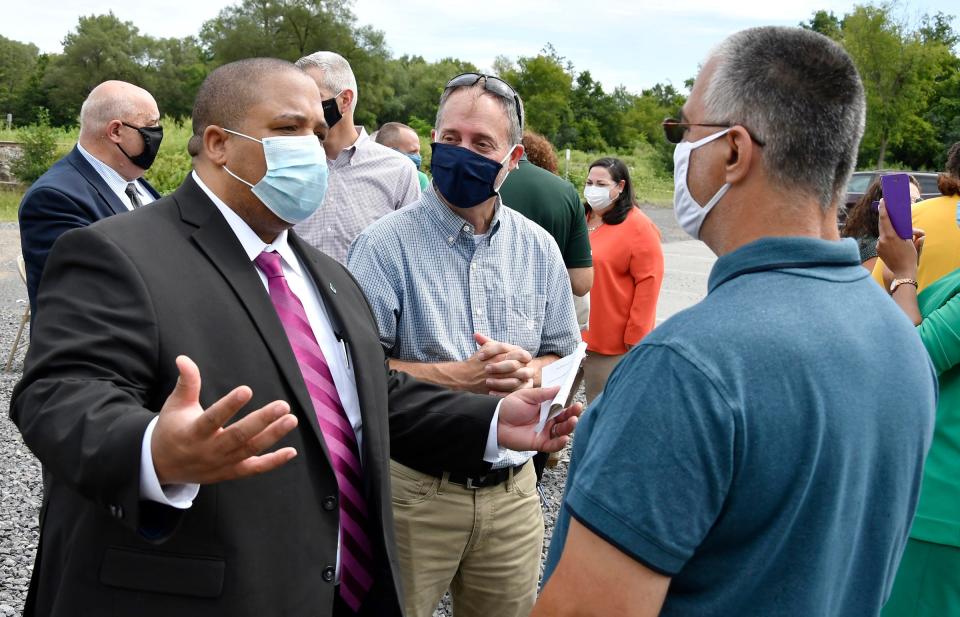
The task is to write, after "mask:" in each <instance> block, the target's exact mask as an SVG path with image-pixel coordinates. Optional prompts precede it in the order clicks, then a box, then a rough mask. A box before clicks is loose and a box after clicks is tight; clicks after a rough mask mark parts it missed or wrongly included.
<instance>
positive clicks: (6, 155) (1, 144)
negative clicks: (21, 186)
mask: <svg viewBox="0 0 960 617" xmlns="http://www.w3.org/2000/svg"><path fill="white" fill-rule="evenodd" d="M20 152H21V150H20V144H18V143H17V142H15V141H0V183H2V184H15V183H16V182H17V179H16V178H14V177H13V173H12V172H11V171H10V164H11V163H13V161H14V159H16V158H18V157H19V156H20Z"/></svg>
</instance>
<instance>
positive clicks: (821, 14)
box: [800, 10, 843, 41]
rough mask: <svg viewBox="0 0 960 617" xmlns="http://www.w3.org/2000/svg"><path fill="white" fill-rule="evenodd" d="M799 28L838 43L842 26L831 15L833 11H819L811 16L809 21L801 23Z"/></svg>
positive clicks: (838, 20)
mask: <svg viewBox="0 0 960 617" xmlns="http://www.w3.org/2000/svg"><path fill="white" fill-rule="evenodd" d="M800 27H801V28H806V29H807V30H813V31H814V32H819V33H820V34H822V35H824V36H828V37H830V38H831V39H833V40H835V41H838V40H840V31H841V29H842V27H843V25H842V22H841V20H840V19H838V18H837V16H836V15H834V14H833V11H830V12H827V11H823V10H820V11H817V12H816V13H814V14H813V17H811V18H810V21H808V22H805V23H801V24H800Z"/></svg>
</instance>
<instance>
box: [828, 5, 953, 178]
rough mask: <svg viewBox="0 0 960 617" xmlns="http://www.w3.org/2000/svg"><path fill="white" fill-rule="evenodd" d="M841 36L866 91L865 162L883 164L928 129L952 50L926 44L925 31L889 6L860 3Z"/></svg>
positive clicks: (863, 146)
mask: <svg viewBox="0 0 960 617" xmlns="http://www.w3.org/2000/svg"><path fill="white" fill-rule="evenodd" d="M841 40H842V42H843V45H844V47H845V48H846V49H847V51H848V52H849V53H850V55H851V56H852V57H853V60H854V62H855V63H856V65H857V69H858V70H859V71H860V76H861V78H862V79H863V85H864V90H865V91H866V97H867V128H866V131H865V133H864V138H863V142H862V143H861V149H860V153H861V160H863V159H868V160H871V161H876V165H877V167H881V168H882V167H883V166H884V163H885V158H886V155H887V152H888V149H889V148H890V147H891V146H898V145H900V144H902V143H904V141H905V139H907V138H908V137H911V136H912V137H914V138H916V137H918V136H920V135H922V132H924V131H926V129H927V127H922V126H921V127H918V125H920V124H927V122H926V120H924V119H923V118H922V117H921V115H922V113H923V112H924V110H925V109H926V108H927V101H928V99H929V98H930V96H931V95H932V94H933V86H934V83H935V79H936V77H937V75H938V74H939V72H940V71H941V68H942V65H943V63H944V62H946V61H947V59H948V58H949V56H950V54H949V50H948V48H946V47H945V46H944V45H942V44H924V41H923V40H922V38H921V36H920V33H918V32H916V31H910V30H909V29H908V28H907V27H906V26H904V25H903V24H901V23H899V22H897V21H896V20H895V19H894V16H893V14H892V10H891V7H890V6H887V5H882V6H879V7H877V6H857V7H856V8H855V9H854V11H853V13H851V14H850V15H847V16H846V17H845V18H844V20H843V26H842V30H841ZM926 132H927V134H928V135H930V134H931V132H930V131H926Z"/></svg>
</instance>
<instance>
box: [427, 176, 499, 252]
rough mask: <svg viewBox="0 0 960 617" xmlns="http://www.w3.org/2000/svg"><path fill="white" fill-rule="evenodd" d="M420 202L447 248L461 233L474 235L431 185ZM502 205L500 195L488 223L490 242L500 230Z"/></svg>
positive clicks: (465, 222)
mask: <svg viewBox="0 0 960 617" xmlns="http://www.w3.org/2000/svg"><path fill="white" fill-rule="evenodd" d="M420 201H421V202H422V203H423V205H424V206H425V207H426V208H427V211H428V212H429V213H430V215H431V217H432V218H433V220H434V222H435V223H436V224H437V226H438V227H439V228H440V230H441V231H442V232H443V235H444V236H445V239H446V241H447V245H448V246H453V245H454V243H455V242H456V241H457V238H459V237H460V234H461V233H467V234H469V235H471V236H472V235H474V231H475V230H474V227H473V225H471V224H470V223H468V222H467V221H466V220H465V219H463V218H462V217H460V216H459V215H457V214H456V213H454V211H453V210H451V209H450V208H449V207H448V206H447V204H445V203H444V202H443V200H442V199H440V197H439V196H438V195H437V193H436V189H434V186H433V184H432V183H431V184H429V185H428V186H427V188H426V189H424V191H423V194H422V195H421V197H420ZM502 205H503V202H502V201H501V199H500V195H497V201H496V202H495V203H494V206H493V219H492V220H491V221H490V232H489V233H488V234H487V238H488V239H489V240H490V241H492V240H493V236H494V234H496V233H497V231H499V230H500V223H501V221H502V219H501V217H500V209H501V208H500V207H501V206H502Z"/></svg>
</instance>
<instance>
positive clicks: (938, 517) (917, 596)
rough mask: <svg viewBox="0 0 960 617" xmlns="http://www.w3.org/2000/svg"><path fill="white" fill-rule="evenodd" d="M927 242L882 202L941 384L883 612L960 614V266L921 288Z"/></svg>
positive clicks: (890, 245) (896, 283) (907, 294)
mask: <svg viewBox="0 0 960 617" xmlns="http://www.w3.org/2000/svg"><path fill="white" fill-rule="evenodd" d="M958 207H960V202H958ZM915 231H918V230H915ZM918 236H922V234H918ZM920 246H922V239H919V238H918V237H917V236H915V239H914V241H913V242H911V241H910V240H901V239H900V238H899V237H898V236H897V234H896V232H895V231H893V226H892V225H891V224H890V220H889V218H888V217H887V216H886V211H885V209H884V208H883V206H882V204H881V215H880V240H879V243H878V245H877V250H878V252H879V254H880V258H881V259H883V261H884V263H885V264H886V266H887V272H885V274H884V278H885V282H886V285H887V289H888V291H890V292H891V295H892V297H893V299H894V301H895V302H896V303H897V304H898V305H899V306H900V307H901V308H902V309H903V311H904V313H906V315H907V317H909V318H910V319H911V320H912V321H913V323H914V324H915V325H916V326H917V333H918V334H919V335H920V338H921V340H922V341H923V344H924V346H925V347H926V348H927V352H928V353H929V354H930V358H931V360H932V361H933V365H934V368H935V370H936V372H937V378H938V381H939V384H940V396H939V400H938V403H937V419H936V426H935V428H934V436H933V443H932V445H931V446H930V452H929V454H928V455H927V460H926V464H925V465H924V470H923V481H922V484H921V488H920V502H919V504H918V506H917V514H916V518H915V519H914V522H913V527H912V528H911V530H910V538H909V540H908V541H907V547H906V550H905V551H904V555H903V559H902V561H901V562H900V568H899V570H898V571H897V575H896V578H895V580H894V584H893V590H892V592H891V595H890V599H889V600H888V602H887V604H886V606H885V607H884V609H883V617H907V616H909V617H935V616H936V617H946V616H952V615H960V270H955V271H953V272H951V273H950V274H948V275H946V276H944V277H943V278H941V279H939V280H937V281H936V282H935V283H933V284H931V285H929V286H928V287H926V288H925V289H924V290H923V292H921V293H920V294H919V295H918V294H917V286H916V285H917V284H916V278H917V253H918V248H920ZM952 249H953V250H960V247H952ZM882 361H884V362H891V363H895V362H896V358H884V359H882ZM893 387H895V386H893Z"/></svg>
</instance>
